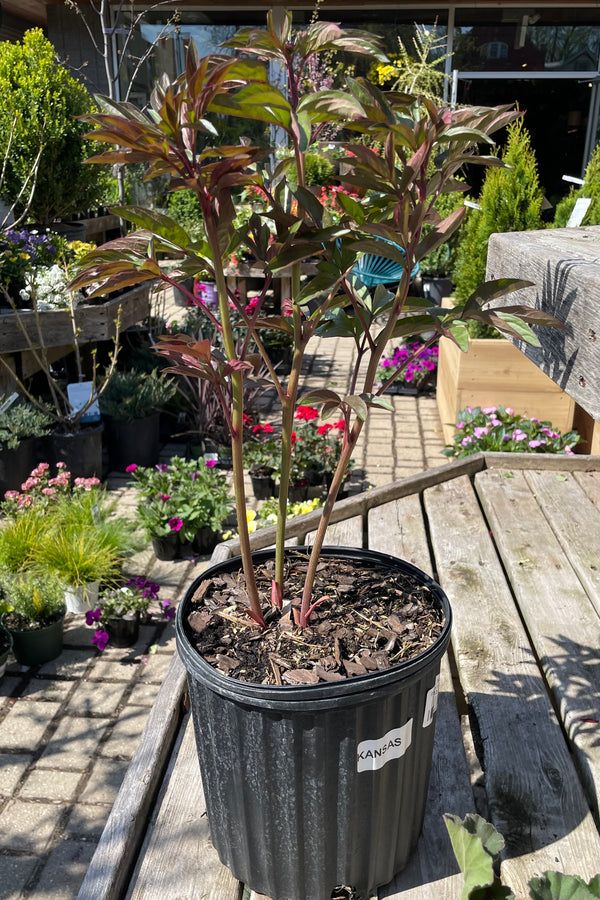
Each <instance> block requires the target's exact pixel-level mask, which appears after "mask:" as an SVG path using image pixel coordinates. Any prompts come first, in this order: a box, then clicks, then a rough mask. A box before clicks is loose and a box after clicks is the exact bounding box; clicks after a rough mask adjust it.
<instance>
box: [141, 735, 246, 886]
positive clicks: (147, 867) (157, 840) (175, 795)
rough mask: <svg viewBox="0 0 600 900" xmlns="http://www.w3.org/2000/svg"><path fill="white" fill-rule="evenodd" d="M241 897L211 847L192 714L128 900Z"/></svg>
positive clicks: (168, 773)
mask: <svg viewBox="0 0 600 900" xmlns="http://www.w3.org/2000/svg"><path fill="white" fill-rule="evenodd" d="M175 897H176V898H177V900H197V898H198V897H202V898H204V900H240V898H241V885H240V883H239V881H237V879H235V878H234V877H233V875H232V874H231V872H230V871H229V869H227V868H225V866H223V865H222V864H221V862H220V861H219V857H218V856H217V852H216V850H215V849H214V847H213V846H212V843H211V840H210V832H209V828H208V820H207V817H206V803H205V800H204V793H203V790H202V778H201V776H200V770H199V767H198V755H197V753H196V744H195V741H194V729H193V726H192V721H191V719H188V721H187V722H186V723H184V725H183V726H182V729H181V732H180V737H179V740H178V743H177V746H176V747H175V749H174V751H173V754H172V756H171V762H170V765H169V769H168V771H167V773H166V776H165V779H164V782H163V787H162V790H161V795H160V797H159V799H158V802H157V805H156V809H155V811H154V813H153V815H152V819H151V820H150V823H149V829H148V837H147V839H146V840H145V841H144V845H143V847H142V850H141V852H140V856H139V863H138V866H137V868H136V871H135V873H134V877H133V879H132V886H131V888H130V890H129V891H128V893H127V895H126V900H142V898H143V900H165V898H175Z"/></svg>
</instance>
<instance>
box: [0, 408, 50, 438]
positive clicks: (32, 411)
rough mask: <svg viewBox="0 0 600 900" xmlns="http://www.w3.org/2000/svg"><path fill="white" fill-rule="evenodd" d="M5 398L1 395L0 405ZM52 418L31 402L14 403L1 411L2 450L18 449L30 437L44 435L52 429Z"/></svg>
mask: <svg viewBox="0 0 600 900" xmlns="http://www.w3.org/2000/svg"><path fill="white" fill-rule="evenodd" d="M2 405H3V398H1V397H0V407H2ZM51 424H52V419H51V418H50V416H47V415H46V414H45V413H43V412H42V411H41V410H39V409H36V407H35V406H33V404H31V403H24V402H23V403H21V402H18V401H17V402H16V403H13V404H12V405H11V406H9V407H8V409H5V410H4V412H3V413H0V450H2V449H7V450H16V449H17V447H18V446H19V444H20V443H21V442H22V441H24V440H26V439H27V438H30V437H43V436H44V435H45V434H48V432H49V431H50V426H51Z"/></svg>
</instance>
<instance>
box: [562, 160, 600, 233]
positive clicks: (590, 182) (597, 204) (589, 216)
mask: <svg viewBox="0 0 600 900" xmlns="http://www.w3.org/2000/svg"><path fill="white" fill-rule="evenodd" d="M580 197H591V200H592V202H591V204H590V207H589V209H588V211H587V212H586V214H585V216H584V217H583V221H582V223H581V224H582V225H600V144H598V145H597V146H596V149H595V150H594V152H593V153H592V156H591V158H590V161H589V163H588V164H587V168H586V170H585V176H584V179H583V184H582V185H581V187H579V188H577V189H575V188H571V191H570V193H569V195H568V197H564V198H563V199H562V200H561V201H560V203H559V204H558V205H557V207H556V213H555V215H554V228H564V227H565V226H566V224H567V222H568V221H569V216H570V215H571V213H572V211H573V207H574V206H575V202H576V201H577V200H578V199H579V198H580Z"/></svg>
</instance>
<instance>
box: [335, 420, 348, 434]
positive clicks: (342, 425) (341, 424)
mask: <svg viewBox="0 0 600 900" xmlns="http://www.w3.org/2000/svg"><path fill="white" fill-rule="evenodd" d="M333 427H334V428H339V429H340V431H343V430H344V428H345V427H346V423H345V422H344V420H343V419H339V421H337V422H334V423H333Z"/></svg>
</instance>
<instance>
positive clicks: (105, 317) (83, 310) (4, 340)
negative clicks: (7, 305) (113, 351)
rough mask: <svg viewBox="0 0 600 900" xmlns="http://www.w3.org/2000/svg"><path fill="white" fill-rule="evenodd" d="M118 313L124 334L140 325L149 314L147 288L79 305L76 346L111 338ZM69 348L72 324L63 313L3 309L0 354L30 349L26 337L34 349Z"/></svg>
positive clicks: (0, 328)
mask: <svg viewBox="0 0 600 900" xmlns="http://www.w3.org/2000/svg"><path fill="white" fill-rule="evenodd" d="M119 309H120V310H121V324H120V329H121V331H123V330H124V329H125V328H129V327H130V326H131V325H135V324H136V323H137V322H141V321H142V320H143V319H145V318H146V317H147V316H148V315H149V313H150V289H149V286H148V284H147V283H144V284H140V285H138V286H137V287H134V288H132V289H131V290H129V291H126V292H125V293H123V294H121V295H120V296H119V297H113V298H111V299H110V300H106V301H105V302H104V303H98V304H94V305H89V306H79V307H78V308H77V309H76V310H75V327H76V328H77V331H78V333H79V343H80V344H87V343H91V342H92V341H101V340H107V339H110V338H113V337H114V336H115V333H116V320H117V316H118V314H119ZM40 334H41V335H42V339H43V344H44V346H45V347H46V348H50V347H69V346H71V345H72V344H73V342H74V341H73V322H72V321H71V317H70V315H69V313H68V312H66V311H65V310H58V309H56V310H48V311H44V312H38V313H35V312H34V311H33V310H29V309H23V310H17V311H16V312H15V311H13V310H6V311H5V312H3V313H2V315H0V353H19V352H22V351H27V350H29V349H30V346H29V341H28V339H27V336H29V338H30V339H31V341H32V342H33V344H34V347H39V346H41V344H42V340H41V339H40Z"/></svg>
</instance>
